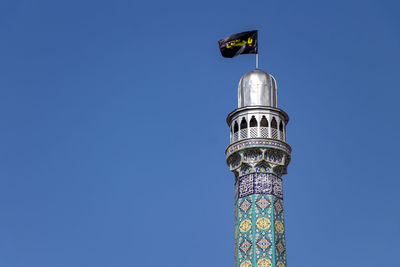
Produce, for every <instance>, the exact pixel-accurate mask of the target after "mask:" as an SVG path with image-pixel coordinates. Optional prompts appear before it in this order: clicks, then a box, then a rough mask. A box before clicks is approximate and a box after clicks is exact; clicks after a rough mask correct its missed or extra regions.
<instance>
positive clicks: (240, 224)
mask: <svg viewBox="0 0 400 267" xmlns="http://www.w3.org/2000/svg"><path fill="white" fill-rule="evenodd" d="M235 210H236V212H235V215H236V224H235V225H236V227H235V251H236V254H235V267H272V266H274V267H285V266H286V243H285V228H284V215H283V202H282V200H281V199H279V198H277V197H275V196H273V195H269V194H253V195H251V196H246V197H243V198H240V199H238V200H237V202H236V207H235Z"/></svg>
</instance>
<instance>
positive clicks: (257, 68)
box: [256, 53, 258, 69]
mask: <svg viewBox="0 0 400 267" xmlns="http://www.w3.org/2000/svg"><path fill="white" fill-rule="evenodd" d="M256 69H258V53H257V54H256Z"/></svg>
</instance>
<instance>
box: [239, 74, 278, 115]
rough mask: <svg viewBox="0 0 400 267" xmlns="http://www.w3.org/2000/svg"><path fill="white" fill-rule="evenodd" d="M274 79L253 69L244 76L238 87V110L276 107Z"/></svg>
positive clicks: (276, 98)
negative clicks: (250, 107) (248, 107)
mask: <svg viewBox="0 0 400 267" xmlns="http://www.w3.org/2000/svg"><path fill="white" fill-rule="evenodd" d="M276 91H277V90H276V81H275V79H274V77H273V76H272V75H270V74H268V73H266V72H265V71H262V70H260V69H255V70H253V71H251V72H249V73H247V74H246V75H244V76H243V77H242V78H241V79H240V81H239V86H238V108H241V107H246V106H268V107H274V108H277V107H278V97H277V92H276Z"/></svg>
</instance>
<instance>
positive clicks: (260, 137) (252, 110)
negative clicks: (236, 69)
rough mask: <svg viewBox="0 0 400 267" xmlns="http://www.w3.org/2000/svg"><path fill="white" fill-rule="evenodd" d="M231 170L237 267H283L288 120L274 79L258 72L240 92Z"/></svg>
mask: <svg viewBox="0 0 400 267" xmlns="http://www.w3.org/2000/svg"><path fill="white" fill-rule="evenodd" d="M226 121H227V123H228V125H229V127H230V145H229V146H228V148H227V149H226V152H225V153H226V158H227V164H228V165H229V168H230V170H231V171H232V172H233V173H234V174H235V267H285V266H286V243H285V227H284V215H283V193H282V175H283V174H286V169H287V166H288V164H289V162H290V152H291V148H290V146H289V145H288V144H287V143H286V130H285V129H286V125H287V123H288V121H289V117H288V115H287V114H286V113H285V112H284V111H283V110H281V109H279V108H278V98H277V88H276V82H275V79H274V77H272V75H270V74H268V73H266V72H264V71H262V70H258V69H256V70H254V71H251V72H249V73H247V74H246V75H244V76H243V77H242V78H241V79H240V82H239V86H238V108H237V109H235V110H234V111H232V112H231V113H230V114H229V115H228V117H227V119H226Z"/></svg>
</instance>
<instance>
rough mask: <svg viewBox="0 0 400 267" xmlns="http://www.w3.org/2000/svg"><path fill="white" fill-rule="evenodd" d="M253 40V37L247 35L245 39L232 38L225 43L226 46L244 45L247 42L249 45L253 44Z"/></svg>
mask: <svg viewBox="0 0 400 267" xmlns="http://www.w3.org/2000/svg"><path fill="white" fill-rule="evenodd" d="M253 43H254V40H253V38H251V37H249V38H248V39H247V40H240V39H237V40H233V41H230V42H227V43H226V48H232V47H234V46H244V45H246V44H248V45H249V46H253Z"/></svg>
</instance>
